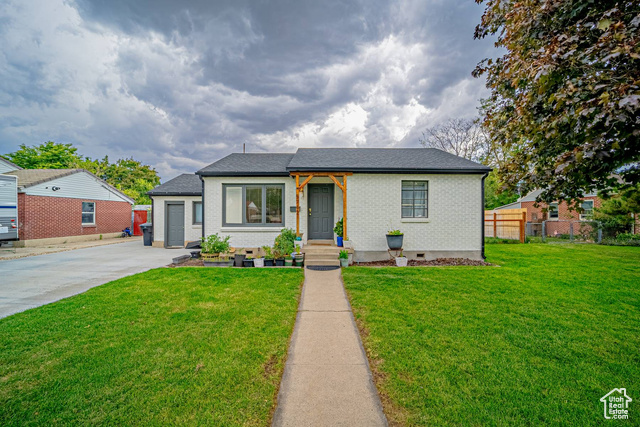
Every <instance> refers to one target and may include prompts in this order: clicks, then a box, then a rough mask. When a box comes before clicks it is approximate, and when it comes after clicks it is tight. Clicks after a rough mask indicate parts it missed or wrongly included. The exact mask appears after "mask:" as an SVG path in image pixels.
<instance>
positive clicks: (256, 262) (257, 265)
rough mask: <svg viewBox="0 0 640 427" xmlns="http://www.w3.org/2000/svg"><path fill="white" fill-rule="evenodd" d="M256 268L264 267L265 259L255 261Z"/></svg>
mask: <svg viewBox="0 0 640 427" xmlns="http://www.w3.org/2000/svg"><path fill="white" fill-rule="evenodd" d="M253 266H254V267H264V258H256V259H254V260H253Z"/></svg>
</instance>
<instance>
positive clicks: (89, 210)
mask: <svg viewBox="0 0 640 427" xmlns="http://www.w3.org/2000/svg"><path fill="white" fill-rule="evenodd" d="M95 223H96V204H95V202H82V225H94V224H95Z"/></svg>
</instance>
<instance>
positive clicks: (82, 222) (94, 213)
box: [80, 201, 96, 227]
mask: <svg viewBox="0 0 640 427" xmlns="http://www.w3.org/2000/svg"><path fill="white" fill-rule="evenodd" d="M85 203H91V204H92V205H93V212H85V211H84V204H85ZM80 210H81V212H80V221H81V224H82V226H83V227H91V226H92V225H96V202H85V201H83V202H82V204H81V205H80ZM84 214H92V215H93V221H92V222H84V220H83V219H82V216H83V215H84Z"/></svg>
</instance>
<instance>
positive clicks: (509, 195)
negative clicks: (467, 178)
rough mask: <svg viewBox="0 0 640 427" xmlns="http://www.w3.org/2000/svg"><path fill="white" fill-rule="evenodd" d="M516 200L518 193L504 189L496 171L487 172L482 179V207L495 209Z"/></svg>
mask: <svg viewBox="0 0 640 427" xmlns="http://www.w3.org/2000/svg"><path fill="white" fill-rule="evenodd" d="M516 200H518V194H517V193H516V192H514V191H511V190H506V189H504V186H503V185H502V183H501V182H500V178H499V177H498V174H497V173H496V171H495V170H494V171H491V172H489V175H487V178H486V179H485V180H484V208H485V209H495V208H497V207H498V206H503V205H506V204H509V203H513V202H515V201H516Z"/></svg>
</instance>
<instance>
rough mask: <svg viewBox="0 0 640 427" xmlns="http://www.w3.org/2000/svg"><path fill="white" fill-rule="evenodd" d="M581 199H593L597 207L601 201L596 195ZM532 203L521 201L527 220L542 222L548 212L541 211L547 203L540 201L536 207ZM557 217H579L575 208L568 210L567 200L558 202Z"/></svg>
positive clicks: (575, 218)
mask: <svg viewBox="0 0 640 427" xmlns="http://www.w3.org/2000/svg"><path fill="white" fill-rule="evenodd" d="M582 200H593V206H594V207H595V208H599V207H600V205H601V203H602V201H601V200H600V198H599V197H597V196H589V197H584V198H583V199H582ZM534 204H535V202H522V208H523V209H526V210H527V222H542V221H544V220H546V219H548V217H549V213H548V212H544V213H543V212H542V210H543V209H545V208H547V204H546V203H540V204H539V205H538V207H537V208H536V207H535V206H534ZM558 219H573V220H576V221H577V220H579V219H580V214H579V213H578V212H577V211H575V210H573V211H570V210H569V205H568V204H567V202H562V203H559V204H558Z"/></svg>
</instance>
